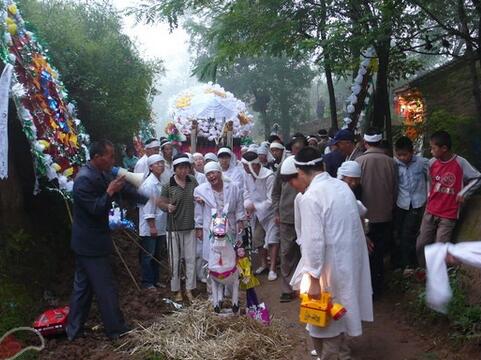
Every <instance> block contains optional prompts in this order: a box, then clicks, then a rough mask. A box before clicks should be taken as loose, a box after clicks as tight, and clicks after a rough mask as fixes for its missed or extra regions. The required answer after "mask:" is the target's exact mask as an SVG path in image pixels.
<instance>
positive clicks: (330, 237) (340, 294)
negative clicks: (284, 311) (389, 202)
mask: <svg viewBox="0 0 481 360" xmlns="http://www.w3.org/2000/svg"><path fill="white" fill-rule="evenodd" d="M295 165H296V167H297V169H298V177H297V180H298V181H299V182H301V183H302V184H303V185H304V187H305V188H306V191H305V192H304V194H303V195H302V197H300V201H299V207H298V209H299V218H300V224H299V225H300V228H299V231H300V234H297V236H298V237H300V238H302V241H301V252H302V259H301V261H300V262H299V266H300V269H298V270H299V271H300V273H301V274H303V277H304V278H305V279H306V280H307V281H306V283H307V285H308V286H307V287H308V289H301V291H303V290H307V293H308V295H309V296H311V297H314V298H319V297H320V295H321V292H322V291H329V292H331V294H332V296H333V297H334V298H335V299H336V302H339V303H340V304H342V305H344V307H345V308H346V309H347V313H346V314H345V315H344V317H342V318H341V319H339V320H336V321H334V320H332V321H330V322H329V324H328V325H327V326H326V327H317V326H314V325H310V324H308V325H307V330H308V331H309V334H310V336H311V338H312V341H313V344H314V348H315V350H316V352H317V354H318V356H319V358H320V359H321V360H327V359H350V354H349V352H350V351H349V348H348V346H347V343H346V338H345V335H348V336H360V335H361V334H362V323H361V322H362V321H372V320H373V310H372V288H371V281H370V276H369V260H368V252H367V246H366V240H365V237H364V232H363V228H362V223H361V219H360V217H359V213H358V209H357V204H356V199H355V197H354V194H353V193H352V191H351V190H350V188H349V186H347V184H346V183H344V182H342V181H341V180H338V179H335V178H332V177H331V176H329V174H327V173H326V172H324V171H323V165H322V155H321V152H320V151H319V150H318V149H314V148H311V147H307V148H305V149H303V150H301V151H300V152H299V153H298V154H297V155H296V157H295ZM296 229H297V228H296Z"/></svg>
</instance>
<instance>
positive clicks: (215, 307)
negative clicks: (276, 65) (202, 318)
mask: <svg viewBox="0 0 481 360" xmlns="http://www.w3.org/2000/svg"><path fill="white" fill-rule="evenodd" d="M214 312H215V313H216V314H218V313H220V307H219V305H217V306H214Z"/></svg>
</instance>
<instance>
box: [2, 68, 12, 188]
mask: <svg viewBox="0 0 481 360" xmlns="http://www.w3.org/2000/svg"><path fill="white" fill-rule="evenodd" d="M12 72H13V65H11V64H6V65H5V67H4V68H3V72H2V76H1V77H0V179H6V178H7V177H8V94H9V91H10V82H11V80H12Z"/></svg>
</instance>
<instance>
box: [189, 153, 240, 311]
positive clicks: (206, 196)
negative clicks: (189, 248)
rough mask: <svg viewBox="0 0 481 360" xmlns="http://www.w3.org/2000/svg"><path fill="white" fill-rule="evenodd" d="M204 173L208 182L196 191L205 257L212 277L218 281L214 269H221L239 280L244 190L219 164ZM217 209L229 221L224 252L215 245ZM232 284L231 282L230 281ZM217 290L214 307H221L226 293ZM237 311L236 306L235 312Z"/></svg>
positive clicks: (212, 164) (207, 167)
mask: <svg viewBox="0 0 481 360" xmlns="http://www.w3.org/2000/svg"><path fill="white" fill-rule="evenodd" d="M204 173H205V175H206V177H207V182H205V183H203V184H200V185H199V186H197V187H196V188H195V190H194V198H195V200H196V204H195V228H196V237H197V238H198V239H200V240H202V242H203V258H204V260H205V261H207V262H208V263H209V270H210V271H211V276H212V279H213V280H214V281H216V279H215V276H214V275H215V274H214V273H213V272H219V273H223V274H224V273H229V274H230V275H235V277H237V279H232V280H238V274H237V273H236V269H237V264H236V261H235V259H236V255H235V251H234V245H235V243H236V242H237V241H238V240H239V239H240V234H241V233H242V231H243V229H244V226H243V220H244V219H245V213H244V206H243V197H242V193H241V191H240V190H239V188H238V187H237V186H236V185H235V183H233V182H232V180H230V179H228V178H224V177H223V176H222V169H221V167H220V165H219V163H216V162H210V163H208V164H206V165H205V167H204ZM215 212H218V213H220V214H226V216H227V220H228V225H227V236H228V239H227V244H226V246H225V247H226V249H224V250H223V251H222V252H221V251H220V250H219V249H217V248H215V247H214V246H213V245H214V239H213V238H212V236H211V233H212V232H211V223H212V219H213V213H215ZM227 252H230V254H229V255H230V256H226V254H227ZM219 256H220V257H224V258H223V260H222V261H219ZM228 260H232V261H230V262H232V264H231V263H229V261H228ZM228 283H229V284H230V282H228ZM237 285H238V284H237ZM215 290H216V289H214V288H213V298H214V306H218V305H219V300H221V299H222V295H220V294H222V293H221V292H218V291H215ZM237 290H238V289H232V291H233V292H232V293H233V294H236V293H237ZM219 295H220V298H219ZM234 300H235V299H234ZM234 305H236V306H237V310H238V302H237V303H236V302H235V301H234ZM217 310H219V309H216V311H217ZM237 310H236V309H234V308H233V311H234V313H236V312H237Z"/></svg>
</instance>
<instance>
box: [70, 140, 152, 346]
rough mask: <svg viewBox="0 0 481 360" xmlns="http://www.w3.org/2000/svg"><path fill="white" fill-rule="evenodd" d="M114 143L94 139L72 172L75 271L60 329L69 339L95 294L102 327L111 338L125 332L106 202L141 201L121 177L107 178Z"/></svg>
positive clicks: (143, 199) (78, 328)
mask: <svg viewBox="0 0 481 360" xmlns="http://www.w3.org/2000/svg"><path fill="white" fill-rule="evenodd" d="M114 162H115V158H114V146H113V144H112V143H111V142H110V141H106V140H104V141H98V142H94V143H92V145H91V146H90V161H89V163H88V164H87V165H85V166H84V167H82V168H81V169H80V171H79V173H78V174H77V176H76V178H75V182H74V186H73V200H74V202H73V225H72V239H71V247H72V250H73V252H74V254H75V275H74V282H73V292H72V296H71V298H70V313H69V316H68V325H67V328H66V332H67V337H68V339H69V340H74V339H75V338H76V337H78V336H79V335H80V334H81V333H82V331H83V327H84V324H85V321H86V320H87V318H88V315H89V312H90V305H91V303H92V298H93V296H94V295H95V298H96V300H97V306H98V309H99V311H100V316H101V318H102V322H103V324H104V330H105V333H106V334H107V336H108V337H109V338H110V339H116V338H118V337H119V336H120V335H121V334H123V333H125V332H126V331H128V330H129V327H128V326H127V324H126V323H125V321H124V317H123V315H122V312H121V311H120V306H119V301H118V295H117V289H116V285H115V281H114V275H113V273H112V268H111V264H110V259H109V256H110V255H111V253H112V249H113V244H112V239H111V237H110V229H109V211H110V209H111V207H112V201H114V200H115V201H119V196H118V195H122V198H123V199H132V200H133V201H135V202H138V203H145V202H147V200H148V199H147V198H146V197H144V196H142V195H139V194H138V193H137V192H136V191H135V189H134V188H133V187H132V186H130V185H128V184H125V182H124V179H123V178H117V179H112V175H111V174H110V171H111V169H112V166H113V165H114Z"/></svg>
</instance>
